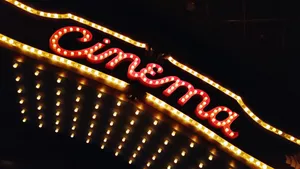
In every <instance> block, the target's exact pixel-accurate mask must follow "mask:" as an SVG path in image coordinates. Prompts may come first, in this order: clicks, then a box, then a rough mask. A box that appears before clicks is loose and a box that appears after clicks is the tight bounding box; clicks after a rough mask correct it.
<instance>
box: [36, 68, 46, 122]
mask: <svg viewBox="0 0 300 169" xmlns="http://www.w3.org/2000/svg"><path fill="white" fill-rule="evenodd" d="M40 71H41V70H39V69H37V70H36V71H35V72H34V75H35V76H36V78H37V83H36V90H37V92H36V93H37V95H36V101H37V111H38V112H39V113H38V117H37V118H38V123H39V125H38V126H39V128H42V127H43V125H44V123H43V119H44V114H43V113H42V109H43V104H42V103H41V100H42V94H41V91H40V88H41V83H40V82H39V79H38V78H39V77H40V73H41V72H40Z"/></svg>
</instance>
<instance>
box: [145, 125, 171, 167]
mask: <svg viewBox="0 0 300 169" xmlns="http://www.w3.org/2000/svg"><path fill="white" fill-rule="evenodd" d="M175 135H176V131H175V130H173V131H172V133H171V137H174V136H175ZM169 142H170V141H169V138H168V137H167V138H165V139H164V141H163V146H158V149H157V151H156V152H155V153H154V154H153V155H152V157H151V159H149V160H148V161H147V163H146V166H145V167H144V168H148V167H150V166H151V165H153V163H154V161H155V160H156V159H157V157H158V155H159V154H160V153H162V151H163V150H164V146H167V145H168V144H169Z"/></svg>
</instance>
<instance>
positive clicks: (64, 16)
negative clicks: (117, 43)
mask: <svg viewBox="0 0 300 169" xmlns="http://www.w3.org/2000/svg"><path fill="white" fill-rule="evenodd" d="M6 1H7V2H9V3H11V4H13V5H15V6H16V7H18V8H20V9H22V10H24V11H26V12H29V13H31V14H34V15H37V16H41V17H46V18H52V19H71V20H74V21H76V22H79V23H82V24H85V25H87V26H90V27H92V28H94V29H97V30H99V31H102V32H104V33H106V34H109V35H111V36H114V37H116V38H118V39H121V40H123V41H125V42H127V43H130V44H132V45H134V46H136V47H139V48H146V47H147V45H146V44H145V43H142V42H138V41H135V40H133V39H131V38H129V37H127V36H124V35H122V34H119V33H118V32H115V31H112V30H110V29H108V28H105V27H103V26H101V25H98V24H96V23H94V22H90V21H88V20H86V19H84V18H81V17H78V16H76V15H73V14H70V13H68V14H57V13H50V12H44V11H40V10H36V9H34V8H32V7H29V6H27V5H25V4H23V3H21V2H19V1H16V0H6Z"/></svg>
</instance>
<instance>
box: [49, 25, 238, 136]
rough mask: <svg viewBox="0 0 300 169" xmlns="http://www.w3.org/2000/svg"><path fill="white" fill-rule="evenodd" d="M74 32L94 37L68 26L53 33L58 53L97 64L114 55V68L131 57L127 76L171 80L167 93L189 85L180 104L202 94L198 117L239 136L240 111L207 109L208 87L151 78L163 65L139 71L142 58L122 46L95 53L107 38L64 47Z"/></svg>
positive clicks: (154, 83)
mask: <svg viewBox="0 0 300 169" xmlns="http://www.w3.org/2000/svg"><path fill="white" fill-rule="evenodd" d="M71 32H77V33H81V34H82V35H83V36H82V37H81V38H79V39H78V40H79V41H80V42H89V41H91V40H92V34H91V32H90V31H88V30H87V29H85V28H81V27H76V26H68V27H63V28H61V29H59V30H57V31H56V32H55V33H54V34H53V35H52V36H51V38H50V48H51V49H52V50H53V51H54V52H55V53H57V54H59V55H61V56H65V57H68V58H73V59H75V58H86V59H87V60H88V61H89V62H91V63H95V64H97V63H101V62H103V61H104V60H105V59H106V58H108V57H110V56H112V55H114V56H115V57H114V58H113V59H111V60H110V61H109V62H108V63H107V64H106V65H105V67H106V68H107V69H110V70H112V69H114V68H115V67H116V66H117V65H118V64H119V63H121V62H122V61H130V62H131V63H130V65H129V67H128V71H127V76H128V78H129V79H131V80H137V81H139V82H140V83H141V84H143V85H145V86H147V87H151V88H157V87H161V86H163V85H165V84H168V83H170V84H171V85H169V87H168V88H167V89H165V90H164V91H163V94H164V95H165V96H170V95H171V94H172V93H173V92H174V91H175V90H176V89H177V88H179V87H185V88H186V89H187V92H186V93H185V94H184V95H183V96H182V97H181V98H180V99H179V100H178V104H179V105H181V106H183V105H185V104H186V103H187V101H189V99H190V98H192V97H193V96H195V95H198V96H200V97H201V98H202V100H201V102H200V103H199V104H198V105H197V106H196V108H195V113H196V115H197V117H198V118H200V119H202V120H205V119H207V120H208V121H209V123H210V124H211V125H212V126H213V127H215V128H220V129H221V130H222V132H223V133H224V135H225V136H226V137H228V138H232V139H234V138H236V137H237V136H238V132H234V131H232V130H231V128H230V126H231V124H232V123H233V121H234V120H236V119H237V117H238V114H237V113H235V112H232V111H231V110H230V109H229V108H227V107H225V106H217V107H215V108H213V109H211V110H209V111H205V110H204V109H205V107H207V105H208V104H209V103H210V97H209V95H208V94H207V93H206V92H205V91H202V90H200V89H195V88H194V86H193V85H192V84H190V83H189V82H186V81H183V80H181V79H180V78H179V77H177V76H167V77H163V78H159V79H150V78H149V77H147V75H151V76H155V75H156V73H159V74H160V73H163V68H162V66H160V65H158V64H155V63H149V64H147V66H146V67H145V68H143V69H141V70H140V71H136V70H135V69H136V68H137V67H138V65H139V64H140V62H141V59H140V58H139V57H138V56H137V55H135V54H132V53H124V52H123V51H122V50H121V49H119V48H109V49H107V50H106V51H104V52H102V53H100V54H97V55H94V53H95V52H96V51H98V50H100V49H101V48H103V47H104V46H106V45H109V44H110V40H109V39H103V43H101V42H98V43H96V44H95V45H93V46H91V47H88V48H85V49H81V50H67V49H64V48H62V47H61V46H60V45H59V40H60V38H61V37H63V36H64V35H65V34H67V33H71ZM220 112H226V113H227V115H228V116H227V117H226V118H225V119H224V120H217V119H216V116H217V115H218V114H219V113H220Z"/></svg>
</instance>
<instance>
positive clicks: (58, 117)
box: [54, 75, 63, 133]
mask: <svg viewBox="0 0 300 169" xmlns="http://www.w3.org/2000/svg"><path fill="white" fill-rule="evenodd" d="M62 81H63V77H62V76H60V75H58V76H57V79H56V83H57V86H59V87H58V88H57V89H56V93H55V94H56V98H57V99H56V103H55V107H56V113H55V125H54V126H55V127H54V128H55V132H56V133H58V132H59V130H60V123H61V113H62V111H63V109H62V103H61V102H62V99H61V97H62V90H61V88H60V87H61V83H62Z"/></svg>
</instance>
